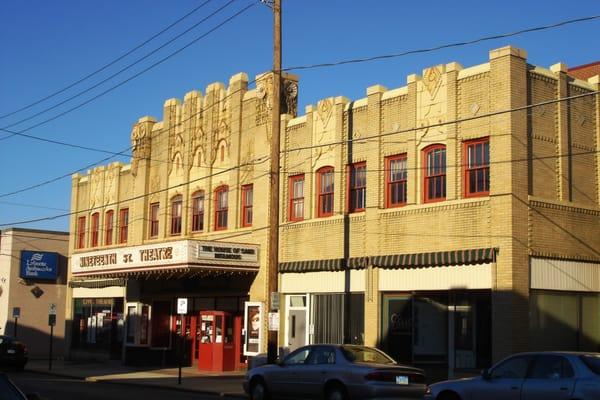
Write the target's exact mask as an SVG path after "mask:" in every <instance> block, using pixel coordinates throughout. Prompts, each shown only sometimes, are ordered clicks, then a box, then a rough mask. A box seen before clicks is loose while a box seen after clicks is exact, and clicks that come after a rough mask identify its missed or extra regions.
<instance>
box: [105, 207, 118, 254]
mask: <svg viewBox="0 0 600 400" xmlns="http://www.w3.org/2000/svg"><path fill="white" fill-rule="evenodd" d="M114 223H115V210H108V211H107V212H106V213H105V214H104V245H105V246H110V245H112V241H113V231H114Z"/></svg>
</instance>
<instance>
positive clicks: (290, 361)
mask: <svg viewBox="0 0 600 400" xmlns="http://www.w3.org/2000/svg"><path fill="white" fill-rule="evenodd" d="M309 354H310V348H309V347H304V348H301V349H298V350H296V351H295V352H293V353H291V354H290V355H289V356H287V357H286V358H285V360H283V364H284V365H297V364H304V362H305V361H306V359H307V358H308V355H309Z"/></svg>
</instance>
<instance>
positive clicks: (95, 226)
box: [91, 213, 100, 247]
mask: <svg viewBox="0 0 600 400" xmlns="http://www.w3.org/2000/svg"><path fill="white" fill-rule="evenodd" d="M91 225H92V231H91V236H92V243H91V246H92V247H98V235H99V232H100V213H93V214H92V224H91Z"/></svg>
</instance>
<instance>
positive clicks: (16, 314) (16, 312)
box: [13, 307, 21, 318]
mask: <svg viewBox="0 0 600 400" xmlns="http://www.w3.org/2000/svg"><path fill="white" fill-rule="evenodd" d="M13 318H21V307H13Z"/></svg>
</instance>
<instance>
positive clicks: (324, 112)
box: [317, 98, 333, 128]
mask: <svg viewBox="0 0 600 400" xmlns="http://www.w3.org/2000/svg"><path fill="white" fill-rule="evenodd" d="M332 113H333V100H332V99H331V98H328V99H323V100H321V101H319V102H318V103H317V115H318V116H319V118H320V119H321V122H322V123H323V128H326V127H327V124H328V123H329V120H330V119H331V114H332Z"/></svg>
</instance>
